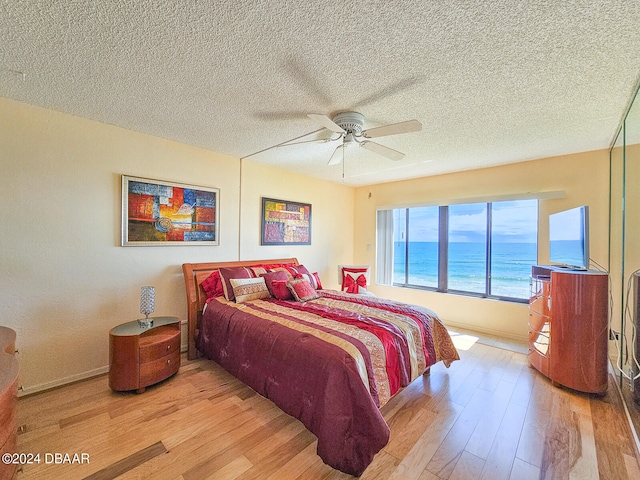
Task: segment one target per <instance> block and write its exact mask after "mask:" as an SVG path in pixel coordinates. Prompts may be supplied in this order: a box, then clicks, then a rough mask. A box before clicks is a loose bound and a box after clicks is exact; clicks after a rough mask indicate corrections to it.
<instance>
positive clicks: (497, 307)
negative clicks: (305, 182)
mask: <svg viewBox="0 0 640 480" xmlns="http://www.w3.org/2000/svg"><path fill="white" fill-rule="evenodd" d="M557 191H561V192H564V194H563V196H562V198H554V199H546V200H541V201H540V210H539V212H540V213H539V216H540V219H541V220H540V225H539V234H538V236H539V240H538V244H539V251H538V262H539V263H540V264H545V263H547V262H548V261H549V248H548V222H547V220H546V219H547V218H548V215H549V214H550V213H553V212H557V211H560V210H564V209H567V208H571V207H574V206H578V205H589V207H590V222H591V235H590V237H591V238H590V240H591V255H590V256H591V258H593V259H594V260H595V261H596V262H598V263H599V264H600V265H602V266H603V267H604V268H607V264H608V226H609V155H608V151H607V150H600V151H595V152H586V153H580V154H575V155H566V156H561V157H553V158H547V159H542V160H535V161H529V162H524V163H517V164H511V165H505V166H500V167H494V168H487V169H481V170H473V171H467V172H459V173H453V174H448V175H439V176H435V177H426V178H421V179H416V180H408V181H403V182H393V183H387V184H380V185H374V186H369V187H361V188H358V189H356V217H355V221H356V223H355V227H356V228H355V232H356V233H355V243H354V262H355V263H357V264H371V265H375V221H376V208H378V207H390V208H393V207H394V206H397V207H401V206H415V205H421V204H423V205H424V204H428V205H434V204H446V203H448V202H455V201H459V200H464V199H473V201H476V200H477V199H481V198H484V199H488V200H490V199H492V198H494V199H498V198H499V197H501V196H510V195H521V194H526V193H528V192H531V193H533V194H536V193H540V192H557ZM370 246H371V247H370ZM373 273H374V275H373V278H375V271H374V272H373ZM371 290H372V291H373V292H374V293H376V294H378V295H379V296H383V297H387V298H393V299H396V300H400V301H406V302H410V303H416V304H419V305H424V306H426V307H429V308H432V309H434V310H435V311H436V312H437V313H438V314H439V316H440V317H441V318H442V319H443V320H444V321H445V322H446V323H447V324H449V325H455V326H461V327H467V328H471V329H474V330H478V331H483V332H486V333H493V334H500V335H503V336H507V337H512V338H517V339H522V340H524V339H526V334H527V318H528V310H527V305H524V304H517V303H509V302H500V301H495V300H489V299H480V298H472V297H465V296H460V295H453V294H442V293H436V292H428V291H423V290H413V289H411V290H410V289H403V288H396V287H389V286H382V285H373V286H372V287H371Z"/></svg>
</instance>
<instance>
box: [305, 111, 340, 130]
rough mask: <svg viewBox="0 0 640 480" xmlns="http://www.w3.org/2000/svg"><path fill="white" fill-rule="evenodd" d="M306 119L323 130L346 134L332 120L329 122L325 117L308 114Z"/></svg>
mask: <svg viewBox="0 0 640 480" xmlns="http://www.w3.org/2000/svg"><path fill="white" fill-rule="evenodd" d="M307 117H309V118H310V119H311V120H313V121H314V122H316V123H317V124H319V125H322V126H323V127H324V128H326V129H328V130H331V131H332V132H336V133H346V132H345V131H344V129H343V128H342V127H341V126H340V125H338V124H337V123H334V122H333V120H331V119H330V118H329V117H327V116H325V115H318V114H317V113H310V114H309V115H307Z"/></svg>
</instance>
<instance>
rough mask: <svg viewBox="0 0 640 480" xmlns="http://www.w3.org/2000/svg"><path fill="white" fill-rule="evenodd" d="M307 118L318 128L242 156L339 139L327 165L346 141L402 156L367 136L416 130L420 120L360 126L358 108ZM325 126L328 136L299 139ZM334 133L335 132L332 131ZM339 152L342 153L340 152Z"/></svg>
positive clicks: (334, 161) (390, 155)
mask: <svg viewBox="0 0 640 480" xmlns="http://www.w3.org/2000/svg"><path fill="white" fill-rule="evenodd" d="M307 116H308V117H309V118H310V119H312V120H313V121H314V122H316V123H317V124H318V125H320V126H322V127H323V128H321V129H320V130H315V131H313V132H310V133H305V134H304V135H301V136H299V137H296V138H294V139H291V140H287V141H286V142H282V143H279V144H278V145H275V146H273V147H269V148H266V149H264V150H260V151H259V152H255V153H252V154H251V155H247V156H246V157H244V158H247V157H250V156H253V155H256V154H258V153H261V152H264V151H266V150H270V149H272V148H277V147H286V146H290V145H299V144H301V143H317V142H323V143H324V142H340V143H339V145H338V146H337V147H336V149H335V150H334V151H333V154H332V155H331V158H330V159H329V165H337V164H339V163H340V162H341V161H342V160H344V151H345V149H346V148H347V147H348V146H350V145H357V146H360V147H363V148H366V149H367V150H369V151H370V152H373V153H376V154H378V155H382V156H384V157H387V158H389V159H391V160H395V161H397V160H402V159H403V158H404V153H402V152H399V151H397V150H394V149H392V148H389V147H385V146H384V145H381V144H379V143H375V142H372V141H370V140H369V139H371V138H378V137H385V136H388V135H397V134H400V133H409V132H419V131H420V130H422V124H421V123H420V122H419V121H418V120H408V121H406V122H400V123H394V124H391V125H385V126H382V127H375V128H370V129H367V130H364V115H362V114H361V113H358V112H341V113H338V114H336V115H335V116H334V117H333V118H332V119H331V118H329V117H327V116H326V115H320V114H314V113H310V114H308V115H307ZM323 130H329V131H330V132H332V134H331V137H330V138H323V139H313V140H301V139H302V138H304V137H308V136H309V135H312V134H314V133H318V132H322V131H323ZM335 134H337V136H336V135H335ZM340 153H342V155H340Z"/></svg>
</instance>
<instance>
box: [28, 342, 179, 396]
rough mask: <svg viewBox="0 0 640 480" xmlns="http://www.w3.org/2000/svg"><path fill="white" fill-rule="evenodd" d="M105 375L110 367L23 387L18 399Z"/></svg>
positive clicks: (106, 366)
mask: <svg viewBox="0 0 640 480" xmlns="http://www.w3.org/2000/svg"><path fill="white" fill-rule="evenodd" d="M186 351H187V345H181V346H180V352H181V353H184V352H186ZM105 373H109V365H105V366H104V367H99V368H94V369H93V370H88V371H86V372H82V373H77V374H75V375H71V376H69V377H64V378H59V379H58V380H54V381H52V382H46V383H40V384H38V385H32V386H30V387H25V386H21V387H20V389H19V390H18V397H23V396H25V395H33V394H34V393H40V392H44V391H46V390H51V389H53V388H59V387H64V386H65V385H69V384H71V383H74V382H79V381H80V380H88V379H89V378H93V377H97V376H100V375H104V374H105Z"/></svg>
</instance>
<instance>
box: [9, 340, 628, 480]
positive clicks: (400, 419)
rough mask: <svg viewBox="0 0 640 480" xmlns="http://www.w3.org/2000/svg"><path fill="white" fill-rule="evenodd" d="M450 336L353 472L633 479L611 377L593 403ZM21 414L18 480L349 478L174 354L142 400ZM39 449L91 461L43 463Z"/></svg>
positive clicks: (85, 398)
mask: <svg viewBox="0 0 640 480" xmlns="http://www.w3.org/2000/svg"><path fill="white" fill-rule="evenodd" d="M455 338H456V342H457V345H458V346H459V348H460V354H461V357H462V359H461V361H459V362H455V363H454V364H453V365H452V366H451V368H449V369H447V368H445V367H444V366H443V365H441V364H438V365H436V366H434V367H432V369H431V374H430V375H426V376H423V377H422V378H419V379H418V380H416V381H415V382H414V383H413V384H411V385H410V386H409V387H408V388H406V389H405V390H404V391H403V392H402V393H400V394H399V395H398V396H396V397H395V398H394V399H392V400H391V402H390V403H389V404H387V405H386V406H385V407H384V408H383V413H384V416H385V418H386V419H387V422H388V423H389V426H390V427H391V440H390V442H389V444H388V445H387V446H386V447H385V448H384V449H383V450H382V451H381V452H380V453H379V454H378V455H377V456H376V458H375V460H374V462H373V463H372V464H371V465H370V466H369V468H368V469H367V470H366V471H365V473H364V474H363V475H362V477H361V478H363V479H385V480H386V479H402V480H406V479H419V480H430V479H476V478H477V479H481V478H486V479H491V480H494V479H517V480H526V479H538V478H549V479H569V478H571V479H580V480H585V479H591V478H594V479H597V478H600V479H607V480H624V479H640V467H639V464H638V460H637V455H636V451H635V444H634V443H633V441H632V437H631V432H630V429H629V427H628V424H627V421H626V419H625V417H624V414H623V410H622V404H621V402H620V400H619V397H618V393H617V391H616V390H615V386H614V384H613V383H612V382H610V388H609V393H608V394H607V395H606V396H605V397H603V398H600V397H596V396H590V395H584V394H576V393H572V392H570V391H568V390H566V389H563V388H557V387H553V386H552V385H551V384H550V382H549V381H548V380H547V379H545V378H543V377H542V376H540V375H539V374H537V372H536V371H535V370H533V369H531V368H529V367H528V366H527V362H526V356H525V355H524V354H523V353H520V352H514V351H512V350H507V349H505V348H498V347H496V346H491V345H487V344H486V343H480V342H481V341H482V340H480V341H476V340H475V339H474V337H473V336H471V335H465V334H464V332H462V333H459V334H456V335H455ZM488 343H493V345H496V344H499V342H488ZM500 346H502V347H507V348H511V347H510V346H509V345H505V344H500ZM515 350H518V348H515ZM18 417H19V418H18V420H19V425H24V432H23V433H21V434H20V435H19V437H18V449H19V451H20V452H23V453H34V454H35V453H40V454H41V456H42V457H41V459H42V461H41V463H40V464H34V465H25V466H24V467H23V470H22V471H21V472H19V473H18V475H17V479H18V480H22V479H27V480H31V479H51V478H64V479H81V478H90V479H113V478H116V477H118V476H120V477H118V478H153V479H184V480H196V479H206V478H212V479H235V478H238V479H249V478H260V479H263V478H273V479H278V480H283V479H305V480H307V479H320V478H322V479H343V478H352V477H349V476H348V475H345V474H342V473H340V472H337V471H335V470H333V469H331V468H330V467H328V466H326V465H324V464H323V463H322V461H321V460H320V459H319V457H317V456H316V454H315V449H316V446H315V437H314V436H313V435H312V434H311V433H309V432H308V431H307V430H306V429H305V428H304V427H303V426H302V424H301V423H300V422H298V421H297V420H295V419H293V418H291V417H289V416H287V415H285V414H283V413H282V412H281V411H280V410H279V409H278V408H276V407H275V406H274V405H273V404H272V403H271V402H270V401H268V400H266V399H264V398H262V397H260V396H258V395H256V394H255V393H254V392H253V391H252V390H250V389H249V388H248V387H246V386H244V385H243V384H241V383H240V382H239V381H238V380H236V379H235V378H233V377H232V376H230V375H229V374H227V373H226V372H225V371H223V370H222V369H221V368H220V367H218V366H217V365H215V364H213V363H212V362H210V361H207V360H196V361H192V362H187V361H186V360H184V359H183V365H182V367H181V369H180V371H179V372H178V374H177V375H176V376H174V377H172V378H171V379H169V380H167V381H165V382H162V383H160V384H158V385H156V386H154V387H150V388H148V389H147V391H146V392H145V393H144V394H141V395H137V394H135V393H114V392H111V391H110V390H109V388H108V379H107V377H106V376H101V377H98V378H94V379H91V380H86V381H83V382H79V383H76V384H74V385H71V386H67V387H63V388H60V389H56V390H53V391H50V392H45V393H41V394H37V395H32V396H30V397H25V398H21V399H20V400H19V402H18ZM45 453H68V454H70V455H73V454H76V453H77V454H78V455H79V458H82V457H80V455H81V454H83V453H84V454H88V456H89V463H88V464H87V463H84V464H70V465H69V464H67V465H56V464H52V463H49V464H47V463H45V461H44V460H45V456H44V455H45ZM49 458H51V457H49ZM70 459H73V457H70Z"/></svg>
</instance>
